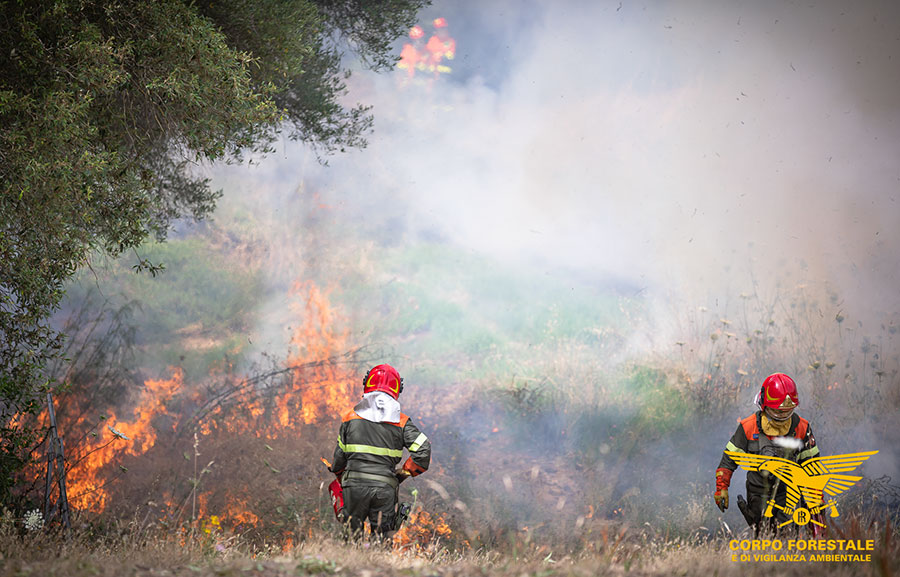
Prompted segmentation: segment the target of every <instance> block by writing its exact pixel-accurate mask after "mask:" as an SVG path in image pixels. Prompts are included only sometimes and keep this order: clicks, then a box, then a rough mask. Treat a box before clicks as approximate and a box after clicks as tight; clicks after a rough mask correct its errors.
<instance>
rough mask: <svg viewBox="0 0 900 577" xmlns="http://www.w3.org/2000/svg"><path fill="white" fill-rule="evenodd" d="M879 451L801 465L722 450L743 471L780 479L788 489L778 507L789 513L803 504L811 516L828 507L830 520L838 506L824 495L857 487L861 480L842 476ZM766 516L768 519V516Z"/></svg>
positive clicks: (821, 459) (816, 460) (817, 459)
mask: <svg viewBox="0 0 900 577" xmlns="http://www.w3.org/2000/svg"><path fill="white" fill-rule="evenodd" d="M876 453H878V451H868V452H866V453H848V454H845V455H833V456H830V457H815V458H813V459H809V460H808V461H806V462H804V463H803V464H802V465H798V464H797V463H795V462H793V461H790V460H788V459H782V458H780V457H767V456H764V455H753V454H750V453H742V452H737V451H725V454H726V455H728V456H729V457H731V459H732V460H733V461H734V462H735V463H737V465H738V466H740V467H741V468H742V469H744V470H745V471H759V472H768V473H771V474H772V475H773V476H775V477H776V478H777V479H779V480H781V482H782V483H784V485H785V487H786V488H787V500H786V502H785V507H779V508H781V509H782V510H784V511H785V512H786V513H788V514H791V512H793V511H794V509H796V508H797V505H798V504H799V503H800V498H801V497H803V499H804V500H805V501H806V503H807V504H808V505H809V507H810V509H811V512H812V513H818V512H819V511H821V510H822V509H824V508H825V507H827V506H832V507H833V509H832V513H831V516H832V517H837V516H838V513H837V507H836V506H835V505H834V504H833V502H830V503H826V502H825V501H824V495H825V494H827V495H829V496H831V497H834V496H835V495H839V494H841V493H843V492H844V491H846V490H847V489H849V488H850V487H852V486H853V485H854V484H856V482H857V481H859V480H860V479H862V477H857V476H854V475H845V474H844V473H849V472H852V471H854V470H856V468H857V467H859V466H860V465H862V464H863V463H864V462H865V461H866V460H867V459H868V458H869V457H871V456H872V455H874V454H876ZM767 516H770V515H769V514H768V513H767Z"/></svg>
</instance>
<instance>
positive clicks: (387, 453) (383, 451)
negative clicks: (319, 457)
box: [338, 441, 403, 458]
mask: <svg viewBox="0 0 900 577" xmlns="http://www.w3.org/2000/svg"><path fill="white" fill-rule="evenodd" d="M338 442H339V443H340V441H338ZM341 450H342V451H344V452H345V453H368V454H369V455H381V456H383V457H397V458H400V457H402V456H403V449H388V448H385V447H373V446H372V445H343V446H341Z"/></svg>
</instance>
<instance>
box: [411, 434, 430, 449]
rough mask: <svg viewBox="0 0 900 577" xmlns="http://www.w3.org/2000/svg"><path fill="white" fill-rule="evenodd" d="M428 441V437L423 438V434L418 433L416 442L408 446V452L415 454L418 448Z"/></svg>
mask: <svg viewBox="0 0 900 577" xmlns="http://www.w3.org/2000/svg"><path fill="white" fill-rule="evenodd" d="M427 440H428V437H426V436H425V433H419V436H418V437H416V440H415V441H413V444H412V445H410V446H409V452H410V453H415V452H416V451H418V450H419V447H421V446H422V443H424V442H425V441H427Z"/></svg>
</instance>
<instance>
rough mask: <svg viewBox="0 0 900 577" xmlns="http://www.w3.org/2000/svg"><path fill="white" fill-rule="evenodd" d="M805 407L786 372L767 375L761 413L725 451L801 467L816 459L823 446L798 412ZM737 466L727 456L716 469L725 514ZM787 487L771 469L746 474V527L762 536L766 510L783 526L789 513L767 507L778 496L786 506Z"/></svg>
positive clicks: (742, 506)
mask: <svg viewBox="0 0 900 577" xmlns="http://www.w3.org/2000/svg"><path fill="white" fill-rule="evenodd" d="M799 404H800V399H799V397H798V395H797V385H796V384H795V383H794V380H793V379H791V377H789V376H787V375H785V374H783V373H775V374H772V375H769V376H768V377H766V380H765V381H763V384H762V387H761V388H760V391H759V395H758V396H757V399H756V405H757V407H759V410H758V411H756V412H755V413H754V414H752V415H750V416H749V417H747V418H746V419H744V420H742V421H741V422H740V424H739V425H738V427H737V430H736V431H735V432H734V435H732V437H731V440H730V441H728V444H727V445H726V446H725V450H726V451H735V452H744V453H751V454H756V455H764V456H770V457H781V458H785V459H789V460H792V461H795V462H797V463H799V464H803V462H805V461H807V460H809V459H812V458H813V457H817V456H818V455H819V448H818V447H817V446H816V439H815V437H813V433H812V427H811V426H810V424H809V421H807V420H806V419H804V418H802V417H800V415H797V414H796V413H794V409H795V408H796V407H797V406H798V405H799ZM736 468H737V464H736V463H735V462H734V460H732V459H731V457H729V456H728V455H726V454H723V455H722V460H721V461H720V462H719V467H718V469H716V492H715V494H714V497H715V501H716V505H718V507H719V509H720V510H722V511H725V509H727V508H728V486H729V485H730V484H731V475H732V473H734V470H735V469H736ZM786 493H787V487H786V486H785V485H784V484H783V483H779V482H778V480H777V479H776V478H775V477H774V476H772V475H770V474H769V473H768V472H766V471H762V472H759V471H748V472H747V500H746V502H745V501H744V500H743V498H742V497H740V496H738V499H737V501H738V507H739V508H740V510H741V513H742V514H743V515H744V518H745V519H746V520H747V523H748V524H749V525H750V526H751V527H754V528H755V530H756V534H757V535H758V534H759V531H760V527H761V521H762V519H763V511H764V510H766V511H767V513H766V515H769V514H770V512H771V514H772V519H773V521H776V522H777V523H781V522H783V521H785V520H786V518H784V517H785V515H784V513H783V512H782V511H781V510H780V509H778V508H777V507H775V508H774V509H773V508H770V507H768V504H769V501H770V500H772V498H773V497H774V503H776V504H778V505H780V506H784V504H785V500H786Z"/></svg>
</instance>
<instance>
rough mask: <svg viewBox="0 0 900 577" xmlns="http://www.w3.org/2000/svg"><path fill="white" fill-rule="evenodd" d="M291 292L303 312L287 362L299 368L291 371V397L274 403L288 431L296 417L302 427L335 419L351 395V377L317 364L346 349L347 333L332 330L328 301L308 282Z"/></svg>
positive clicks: (342, 370)
mask: <svg viewBox="0 0 900 577" xmlns="http://www.w3.org/2000/svg"><path fill="white" fill-rule="evenodd" d="M292 292H293V293H294V294H296V295H299V296H302V297H303V298H302V299H301V300H302V301H304V305H303V306H304V310H303V314H302V318H303V322H302V323H301V324H300V326H299V327H297V329H296V330H295V331H294V334H293V338H292V339H291V344H292V345H293V346H294V348H295V353H294V354H293V355H292V356H290V357H289V358H288V366H294V367H301V368H298V369H296V370H295V371H294V391H292V392H294V393H295V394H285V395H283V396H282V397H281V398H280V399H279V400H278V421H279V422H280V423H281V425H282V427H292V426H293V425H294V423H295V420H296V416H297V415H298V414H299V416H300V418H301V419H302V420H303V422H304V423H306V424H312V423H318V422H321V420H322V419H323V418H324V417H325V416H326V415H327V416H331V417H333V416H334V415H339V414H341V412H342V411H343V410H344V409H346V405H347V399H349V398H351V395H352V393H353V387H352V384H351V375H350V374H349V372H348V371H347V370H346V369H345V368H343V367H342V366H341V365H338V364H336V363H328V362H324V363H323V362H321V361H323V360H325V359H329V358H332V357H334V355H335V354H336V353H339V352H342V351H346V350H347V349H348V347H347V338H348V333H347V331H346V330H339V329H338V328H336V327H337V325H338V322H337V321H338V315H337V313H336V311H335V310H334V309H333V308H332V307H331V304H330V303H329V301H328V292H326V291H322V290H320V289H319V288H318V287H317V286H316V285H314V284H313V283H311V282H308V281H307V282H298V283H296V284H295V285H294V288H293V291H292ZM294 308H295V310H296V309H297V308H298V305H297V304H295V306H294ZM296 393H299V406H297V398H298V395H297V394H296Z"/></svg>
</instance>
